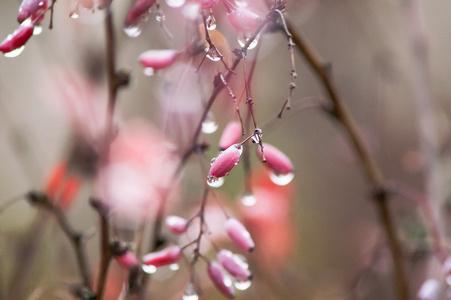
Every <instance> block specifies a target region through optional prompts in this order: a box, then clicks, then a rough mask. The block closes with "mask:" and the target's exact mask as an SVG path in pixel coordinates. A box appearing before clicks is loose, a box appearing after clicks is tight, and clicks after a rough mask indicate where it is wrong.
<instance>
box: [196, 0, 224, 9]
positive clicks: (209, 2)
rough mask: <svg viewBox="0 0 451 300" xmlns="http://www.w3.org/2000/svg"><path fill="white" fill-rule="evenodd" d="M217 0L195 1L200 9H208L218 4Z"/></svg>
mask: <svg viewBox="0 0 451 300" xmlns="http://www.w3.org/2000/svg"><path fill="white" fill-rule="evenodd" d="M218 2H219V0H197V3H199V4H200V8H201V9H210V8H213V7H215V6H216V5H217V4H218Z"/></svg>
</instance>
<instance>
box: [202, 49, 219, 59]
mask: <svg viewBox="0 0 451 300" xmlns="http://www.w3.org/2000/svg"><path fill="white" fill-rule="evenodd" d="M205 51H207V58H208V59H209V60H212V61H220V60H221V55H220V54H219V53H218V50H216V49H215V48H208V47H207V48H206V49H205Z"/></svg>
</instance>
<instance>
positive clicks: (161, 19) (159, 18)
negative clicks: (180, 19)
mask: <svg viewBox="0 0 451 300" xmlns="http://www.w3.org/2000/svg"><path fill="white" fill-rule="evenodd" d="M155 19H156V20H157V22H158V23H160V22H164V21H165V20H166V16H165V15H164V14H163V13H161V12H157V15H156V16H155Z"/></svg>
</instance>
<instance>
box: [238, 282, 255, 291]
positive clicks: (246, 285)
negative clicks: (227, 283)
mask: <svg viewBox="0 0 451 300" xmlns="http://www.w3.org/2000/svg"><path fill="white" fill-rule="evenodd" d="M251 284H252V282H251V281H250V280H236V281H235V288H236V289H237V290H240V291H244V290H247V289H248V288H249V287H250V286H251Z"/></svg>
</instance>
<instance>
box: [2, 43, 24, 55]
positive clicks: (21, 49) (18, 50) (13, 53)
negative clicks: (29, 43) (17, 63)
mask: <svg viewBox="0 0 451 300" xmlns="http://www.w3.org/2000/svg"><path fill="white" fill-rule="evenodd" d="M24 49H25V46H22V47H20V48H17V49H16V50H13V51H11V52H8V53H5V54H4V55H5V57H17V56H19V55H20V53H22V52H23V50H24Z"/></svg>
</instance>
